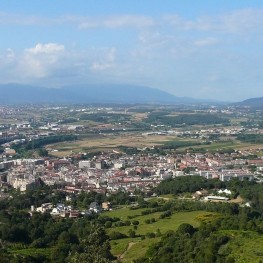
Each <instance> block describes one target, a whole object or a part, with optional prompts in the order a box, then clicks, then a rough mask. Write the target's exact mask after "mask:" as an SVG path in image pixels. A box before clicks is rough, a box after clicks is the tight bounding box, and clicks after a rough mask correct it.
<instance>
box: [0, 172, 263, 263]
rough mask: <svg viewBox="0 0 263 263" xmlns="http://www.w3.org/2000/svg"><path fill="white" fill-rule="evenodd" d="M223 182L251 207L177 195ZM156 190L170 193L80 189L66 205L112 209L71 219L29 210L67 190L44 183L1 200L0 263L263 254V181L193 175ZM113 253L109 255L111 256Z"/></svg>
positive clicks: (235, 258) (140, 261)
mask: <svg viewBox="0 0 263 263" xmlns="http://www.w3.org/2000/svg"><path fill="white" fill-rule="evenodd" d="M202 188H203V189H208V190H209V191H214V190H216V189H219V188H228V189H230V190H231V191H232V192H233V193H234V195H240V196H241V197H242V198H243V199H244V200H246V201H249V202H250V204H251V207H242V206H240V205H238V204H234V203H212V202H201V201H193V200H189V199H180V198H178V197H180V195H183V194H185V193H194V192H195V191H196V190H199V189H202ZM155 191H156V193H158V194H168V195H169V196H170V197H171V198H166V199H164V198H158V197H155V198H152V197H151V198H145V196H143V193H140V192H139V191H138V192H137V196H136V197H130V196H129V193H123V192H118V193H116V194H113V195H111V196H106V195H102V194H97V193H94V192H91V193H84V192H82V193H80V194H79V195H72V196H71V201H70V202H68V204H70V205H72V206H73V207H74V208H76V209H80V210H81V209H86V210H87V209H88V206H89V204H90V203H91V202H93V201H97V202H98V203H102V202H103V201H110V202H111V203H112V204H113V205H114V206H115V209H114V210H113V211H108V212H104V213H102V214H101V215H97V214H93V215H89V216H84V217H80V218H77V219H70V218H56V217H51V216H50V214H48V213H44V214H39V213H33V214H32V215H30V214H29V213H28V211H29V208H30V205H32V204H34V205H35V206H39V205H40V204H41V203H44V202H51V203H53V204H56V203H58V202H64V201H65V194H63V193H62V192H60V191H58V190H56V188H50V187H46V186H42V187H41V188H40V189H38V190H37V191H34V192H32V191H28V192H26V193H24V194H21V193H19V192H16V191H14V192H13V193H11V195H12V198H9V199H4V200H2V201H0V239H1V240H0V262H14V263H17V262H32V263H35V262H39V263H40V262H55V263H56V262H57V263H60V262H69V263H71V262H84V263H85V262H95V263H96V262H97V263H99V262H113V261H116V260H118V259H117V257H119V259H120V260H121V261H123V262H127V263H128V262H132V261H133V262H137V263H150V262H152V263H157V262H158V263H159V262H160V263H162V262H189V263H190V262H196V263H197V262H207V263H211V262H215V263H221V262H222V263H223V262H228V263H229V262H255V263H258V262H260V260H263V254H262V251H261V247H262V235H263V217H262V212H263V201H262V200H263V198H262V197H263V196H262V193H263V185H262V184H257V183H255V182H249V181H242V182H240V181H238V180H232V181H230V182H227V183H223V182H220V181H217V180H207V179H205V178H202V177H199V176H186V177H178V178H175V179H169V180H166V181H163V182H162V183H161V184H160V185H159V186H158V187H157V188H156V189H155ZM114 256H115V258H114Z"/></svg>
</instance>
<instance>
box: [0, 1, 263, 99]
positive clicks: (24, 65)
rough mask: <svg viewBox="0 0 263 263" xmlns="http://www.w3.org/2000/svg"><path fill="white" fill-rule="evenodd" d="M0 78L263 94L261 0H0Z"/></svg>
mask: <svg viewBox="0 0 263 263" xmlns="http://www.w3.org/2000/svg"><path fill="white" fill-rule="evenodd" d="M0 34H1V36H0V83H22V84H30V85H38V86H46V87H61V86H64V85H72V84H86V83H87V84H100V83H101V84H107V83H109V84H115V83H116V84H132V85H133V84H134V85H141V86H148V87H152V88H157V89H160V90H163V91H166V92H169V93H171V94H173V95H175V96H179V97H193V98H199V99H214V100H224V101H239V100H243V99H247V98H252V97H263V85H262V84H263V48H262V47H263V1H262V0H258V1H256V0H249V1H248V0H212V1H211V0H184V1H182V0H143V1H142V0H125V1H124V0H103V1H102V0H96V1H95V0H74V1H65V0H45V1H43V0H41V1H39V0H23V1H18V0H3V1H0Z"/></svg>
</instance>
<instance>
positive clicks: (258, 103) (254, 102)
mask: <svg viewBox="0 0 263 263" xmlns="http://www.w3.org/2000/svg"><path fill="white" fill-rule="evenodd" d="M237 104H238V105H240V106H249V107H251V108H263V97H260V98H252V99H247V100H244V101H242V102H238V103H237Z"/></svg>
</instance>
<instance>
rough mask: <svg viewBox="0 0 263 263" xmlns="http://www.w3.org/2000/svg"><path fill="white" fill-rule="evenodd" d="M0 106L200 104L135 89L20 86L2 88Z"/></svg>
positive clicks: (132, 86) (160, 93)
mask: <svg viewBox="0 0 263 263" xmlns="http://www.w3.org/2000/svg"><path fill="white" fill-rule="evenodd" d="M0 94H1V96H0V104H23V103H33V104H35V103H59V104H62V103H65V104H66V103H74V104H77V103H119V104H120V103H163V104H188V103H200V102H202V101H201V100H196V99H192V98H186V97H176V96H174V95H172V94H169V93H167V92H165V91H161V90H158V89H153V88H149V87H144V86H135V85H106V84H105V85H74V86H73V85H72V86H64V87H61V88H46V87H39V86H29V85H21V84H1V85H0Z"/></svg>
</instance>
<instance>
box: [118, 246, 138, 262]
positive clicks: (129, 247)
mask: <svg viewBox="0 0 263 263" xmlns="http://www.w3.org/2000/svg"><path fill="white" fill-rule="evenodd" d="M135 244H136V243H135V242H130V243H129V245H128V247H127V248H126V250H125V251H124V252H123V253H122V254H121V255H119V256H118V259H123V258H124V256H125V255H126V253H127V252H128V251H129V250H130V249H131V247H132V246H133V245H135Z"/></svg>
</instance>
